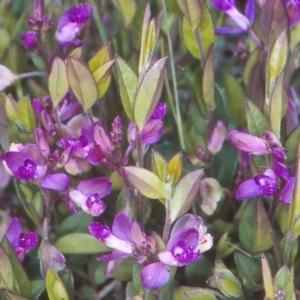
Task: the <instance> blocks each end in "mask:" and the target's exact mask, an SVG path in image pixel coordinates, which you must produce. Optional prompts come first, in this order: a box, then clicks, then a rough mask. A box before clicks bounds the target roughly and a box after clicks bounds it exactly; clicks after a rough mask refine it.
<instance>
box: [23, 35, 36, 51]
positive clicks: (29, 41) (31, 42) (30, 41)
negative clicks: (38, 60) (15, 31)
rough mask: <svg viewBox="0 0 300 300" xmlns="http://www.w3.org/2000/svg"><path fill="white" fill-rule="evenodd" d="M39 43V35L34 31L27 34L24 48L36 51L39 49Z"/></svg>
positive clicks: (24, 39) (24, 38)
mask: <svg viewBox="0 0 300 300" xmlns="http://www.w3.org/2000/svg"><path fill="white" fill-rule="evenodd" d="M38 42H39V33H38V32H36V31H33V30H30V31H28V32H26V34H25V35H24V37H23V43H24V47H25V49H26V50H28V51H34V50H36V49H37V46H38Z"/></svg>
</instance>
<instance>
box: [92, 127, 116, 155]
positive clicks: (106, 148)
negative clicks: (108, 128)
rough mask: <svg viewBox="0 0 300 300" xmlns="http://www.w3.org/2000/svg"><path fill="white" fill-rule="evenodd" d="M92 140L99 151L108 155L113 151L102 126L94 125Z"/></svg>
mask: <svg viewBox="0 0 300 300" xmlns="http://www.w3.org/2000/svg"><path fill="white" fill-rule="evenodd" d="M94 140H95V142H96V144H97V145H99V147H100V148H101V150H102V151H103V152H105V153H110V152H111V151H112V150H113V145H112V144H111V141H110V139H109V136H108V135H107V134H106V132H105V130H104V128H103V126H102V125H101V124H99V123H96V124H95V125H94Z"/></svg>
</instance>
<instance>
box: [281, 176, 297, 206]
mask: <svg viewBox="0 0 300 300" xmlns="http://www.w3.org/2000/svg"><path fill="white" fill-rule="evenodd" d="M295 184H296V178H295V177H293V176H291V177H290V178H289V179H288V180H287V181H286V183H285V185H284V187H283V189H282V190H281V192H280V194H279V201H280V202H281V203H283V204H287V205H290V204H291V203H292V198H293V193H294V188H295Z"/></svg>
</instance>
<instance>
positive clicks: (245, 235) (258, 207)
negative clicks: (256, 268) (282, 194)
mask: <svg viewBox="0 0 300 300" xmlns="http://www.w3.org/2000/svg"><path fill="white" fill-rule="evenodd" d="M271 231H272V228H271V225H270V222H269V219H268V215H267V213H266V211H265V209H264V207H263V206H262V203H261V200H259V199H255V200H251V201H248V203H247V205H246V208H245V210H244V212H243V214H242V217H241V220H240V224H239V238H240V241H241V243H242V245H243V247H244V248H245V249H246V251H249V252H251V253H258V252H263V251H267V250H269V249H270V248H271V247H272V239H271V234H270V232H271Z"/></svg>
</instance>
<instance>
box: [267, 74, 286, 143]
mask: <svg viewBox="0 0 300 300" xmlns="http://www.w3.org/2000/svg"><path fill="white" fill-rule="evenodd" d="M283 75H284V74H283V72H282V73H281V74H280V75H279V77H277V79H276V82H275V86H274V89H273V92H272V96H271V104H270V121H271V127H272V131H273V132H274V133H275V135H276V136H277V137H278V138H279V139H280V129H281V120H282V118H283V113H282V109H283V107H282V106H283V104H282V101H283V95H282V90H283Z"/></svg>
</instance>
